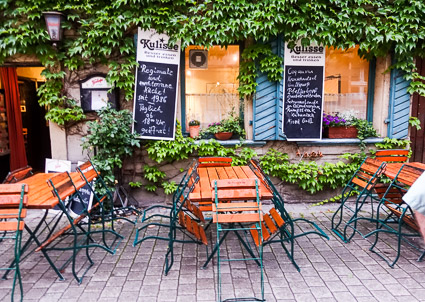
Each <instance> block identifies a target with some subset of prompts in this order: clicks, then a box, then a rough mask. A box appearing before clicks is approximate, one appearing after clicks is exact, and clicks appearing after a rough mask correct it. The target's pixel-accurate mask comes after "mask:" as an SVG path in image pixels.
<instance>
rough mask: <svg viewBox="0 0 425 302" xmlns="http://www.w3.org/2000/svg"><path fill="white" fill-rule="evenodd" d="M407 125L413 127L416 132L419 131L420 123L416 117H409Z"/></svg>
mask: <svg viewBox="0 0 425 302" xmlns="http://www.w3.org/2000/svg"><path fill="white" fill-rule="evenodd" d="M409 125H410V126H412V127H415V128H416V130H421V129H422V128H421V121H420V120H419V119H418V118H417V117H416V116H411V117H409Z"/></svg>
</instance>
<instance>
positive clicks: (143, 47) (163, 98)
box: [133, 28, 180, 140]
mask: <svg viewBox="0 0 425 302" xmlns="http://www.w3.org/2000/svg"><path fill="white" fill-rule="evenodd" d="M168 40H169V37H168V36H167V35H166V34H160V33H157V32H156V31H155V30H153V29H151V30H148V31H145V30H141V29H140V28H139V31H138V41H137V62H138V63H139V65H138V67H137V72H136V85H135V87H136V88H135V93H134V106H133V119H134V120H135V123H134V124H133V132H135V133H138V134H139V137H140V138H144V139H156V140H174V132H175V125H176V110H177V78H178V74H179V63H180V42H178V43H176V44H175V45H173V46H171V45H169V44H168Z"/></svg>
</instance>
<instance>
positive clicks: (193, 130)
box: [189, 125, 200, 138]
mask: <svg viewBox="0 0 425 302" xmlns="http://www.w3.org/2000/svg"><path fill="white" fill-rule="evenodd" d="M199 127H200V126H199V125H198V126H189V136H190V137H191V138H195V137H197V136H199Z"/></svg>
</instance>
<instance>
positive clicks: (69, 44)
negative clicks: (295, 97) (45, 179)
mask: <svg viewBox="0 0 425 302" xmlns="http://www.w3.org/2000/svg"><path fill="white" fill-rule="evenodd" d="M52 10H56V11H60V12H63V13H64V14H65V15H66V20H65V23H64V25H63V27H64V28H65V29H66V31H65V34H66V36H65V39H64V41H62V42H60V43H59V45H58V46H57V48H54V47H53V46H52V45H51V43H50V41H49V37H48V34H47V31H46V28H45V24H44V18H43V15H42V12H43V11H52ZM138 26H140V27H142V28H144V29H148V28H155V29H157V30H158V31H165V32H167V33H168V34H169V35H170V36H171V38H172V39H173V40H174V41H176V40H181V41H182V46H183V47H185V46H187V45H190V44H197V45H204V46H210V45H213V44H219V45H228V44H231V43H235V42H237V41H245V40H247V41H251V42H250V43H248V44H250V45H251V46H248V47H246V48H245V49H244V51H243V53H242V58H243V61H242V62H241V68H240V75H239V81H240V89H239V90H240V94H241V96H248V95H251V94H252V93H253V92H254V91H255V87H256V83H255V76H256V73H257V68H258V69H260V70H261V71H263V72H267V74H268V75H269V79H270V80H279V79H280V78H281V74H282V69H281V64H282V62H281V59H279V58H277V57H275V56H274V55H273V54H272V53H271V51H270V49H269V48H268V46H265V45H263V44H261V43H255V42H252V41H258V42H265V41H267V40H269V39H270V38H271V37H275V36H276V35H277V34H282V35H283V37H284V40H285V41H289V42H292V43H293V42H294V41H296V40H298V39H302V41H303V43H306V44H307V43H309V42H310V40H314V41H316V42H318V43H321V44H324V45H327V46H334V47H338V48H349V47H353V46H354V45H359V53H360V55H362V56H365V57H366V58H372V57H379V56H385V55H387V54H388V53H393V54H394V56H395V58H396V62H397V68H399V69H402V70H403V71H405V72H406V77H407V78H409V79H413V80H414V81H412V83H411V87H410V88H411V89H410V91H411V92H413V91H417V92H419V93H420V94H422V95H425V86H424V84H422V83H421V82H420V81H418V80H419V79H420V77H419V75H418V74H417V73H416V71H415V69H414V57H416V56H424V54H425V51H424V36H425V3H424V1H422V0H391V1H389V0H314V1H311V0H287V1H282V0H259V1H250V0H236V1H235V0H233V1H228V0H217V1H187V0H141V1H137V0H116V1H99V0H96V1H94V0H86V1H75V0H67V1H63V0H60V1H45V0H35V1H34V0H33V1H19V0H18V1H12V0H0V65H1V64H3V63H4V62H7V61H13V58H14V56H15V55H18V54H26V55H35V56H36V57H37V58H38V59H39V60H40V62H41V63H42V64H43V65H44V66H45V67H46V69H45V71H44V72H43V74H44V76H45V77H46V79H47V82H46V84H45V85H43V86H42V88H41V89H40V90H39V93H40V97H41V98H40V104H41V105H47V106H49V108H50V110H49V112H48V113H47V116H46V117H47V119H49V120H52V121H54V122H56V123H58V124H60V125H66V124H67V123H68V122H70V121H78V120H81V119H83V118H84V115H83V113H82V110H81V108H80V107H79V106H76V101H75V100H73V99H72V98H71V97H69V96H68V95H67V94H66V92H65V91H63V83H64V81H67V80H68V79H67V78H66V77H72V75H73V74H74V73H75V72H78V71H79V70H80V69H82V68H87V67H90V66H95V65H97V64H101V65H106V66H107V67H108V68H109V72H108V75H107V77H108V80H109V81H110V82H111V84H113V85H115V86H116V87H118V88H120V89H122V91H123V92H124V94H125V99H126V100H131V99H132V97H133V85H134V69H135V66H136V61H135V47H134V38H133V36H134V33H135V32H136V29H137V27H138Z"/></svg>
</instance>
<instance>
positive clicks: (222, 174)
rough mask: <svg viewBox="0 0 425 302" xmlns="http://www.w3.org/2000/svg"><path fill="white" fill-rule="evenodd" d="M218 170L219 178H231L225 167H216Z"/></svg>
mask: <svg viewBox="0 0 425 302" xmlns="http://www.w3.org/2000/svg"><path fill="white" fill-rule="evenodd" d="M216 171H217V174H218V178H219V179H228V178H229V176H228V175H227V173H226V170H225V169H224V167H219V168H216Z"/></svg>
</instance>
